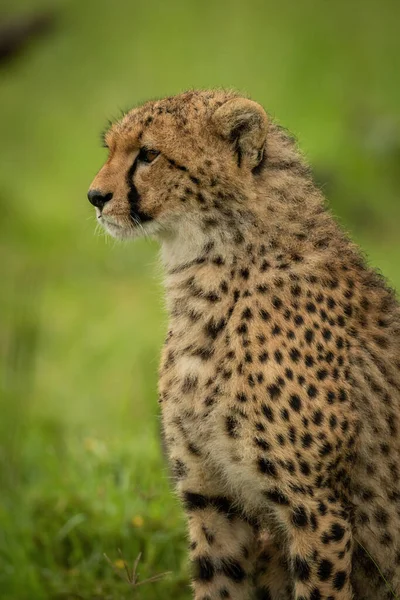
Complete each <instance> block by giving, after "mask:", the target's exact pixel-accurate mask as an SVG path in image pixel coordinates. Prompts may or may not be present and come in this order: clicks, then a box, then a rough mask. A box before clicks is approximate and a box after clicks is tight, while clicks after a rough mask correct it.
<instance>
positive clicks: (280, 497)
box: [265, 489, 289, 506]
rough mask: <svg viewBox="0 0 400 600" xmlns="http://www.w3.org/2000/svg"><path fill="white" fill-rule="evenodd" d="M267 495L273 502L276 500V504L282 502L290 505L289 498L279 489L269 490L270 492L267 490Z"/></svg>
mask: <svg viewBox="0 0 400 600" xmlns="http://www.w3.org/2000/svg"><path fill="white" fill-rule="evenodd" d="M265 495H266V497H267V498H268V500H271V502H274V503H275V504H280V505H282V506H288V505H289V498H288V497H287V496H286V495H285V494H283V493H282V492H281V491H280V490H278V489H272V490H269V491H268V492H265Z"/></svg>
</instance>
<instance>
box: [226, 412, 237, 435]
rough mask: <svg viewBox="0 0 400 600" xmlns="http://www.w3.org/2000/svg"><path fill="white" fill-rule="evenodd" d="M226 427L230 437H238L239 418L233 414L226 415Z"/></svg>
mask: <svg viewBox="0 0 400 600" xmlns="http://www.w3.org/2000/svg"><path fill="white" fill-rule="evenodd" d="M225 428H226V432H227V434H228V435H229V437H232V438H237V437H238V432H237V428H238V422H237V419H235V417H232V416H228V417H226V419H225Z"/></svg>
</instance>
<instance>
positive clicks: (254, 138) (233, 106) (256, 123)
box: [212, 98, 268, 169]
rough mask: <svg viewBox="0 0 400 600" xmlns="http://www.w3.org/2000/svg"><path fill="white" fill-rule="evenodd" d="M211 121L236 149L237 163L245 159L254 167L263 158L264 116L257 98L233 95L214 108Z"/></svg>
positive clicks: (266, 120)
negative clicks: (234, 96) (255, 100)
mask: <svg viewBox="0 0 400 600" xmlns="http://www.w3.org/2000/svg"><path fill="white" fill-rule="evenodd" d="M212 121H213V123H214V125H215V127H216V129H217V131H218V133H219V134H220V135H221V136H222V137H223V138H225V139H226V140H228V141H230V142H231V143H232V144H233V145H234V148H235V151H236V153H237V160H238V166H239V167H240V166H241V164H242V161H243V162H246V163H247V164H248V166H249V167H250V169H255V168H256V167H257V166H258V165H259V164H260V162H261V161H262V159H263V153H264V144H265V140H266V137H267V127H268V119H267V115H266V112H265V110H264V109H263V107H262V106H260V104H257V102H253V101H252V100H248V99H247V98H233V99H232V100H228V101H227V102H225V103H224V104H222V106H220V107H219V108H217V110H216V111H215V112H214V114H213V116H212Z"/></svg>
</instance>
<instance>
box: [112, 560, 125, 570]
mask: <svg viewBox="0 0 400 600" xmlns="http://www.w3.org/2000/svg"><path fill="white" fill-rule="evenodd" d="M114 566H115V567H117V569H124V568H125V563H124V561H123V560H122V558H117V560H114Z"/></svg>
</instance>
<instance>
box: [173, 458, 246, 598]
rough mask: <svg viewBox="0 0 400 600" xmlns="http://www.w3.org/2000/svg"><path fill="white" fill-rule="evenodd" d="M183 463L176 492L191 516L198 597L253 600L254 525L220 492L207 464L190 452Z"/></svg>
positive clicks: (192, 553) (192, 555)
mask: <svg viewBox="0 0 400 600" xmlns="http://www.w3.org/2000/svg"><path fill="white" fill-rule="evenodd" d="M176 460H177V461H178V462H179V464H183V461H182V460H180V459H179V458H178V459H176ZM184 464H185V469H184V476H183V469H182V470H181V471H182V476H181V478H180V481H179V482H178V484H177V490H178V494H179V496H180V498H181V500H182V502H183V505H184V508H185V512H186V514H187V518H188V531H189V540H190V560H191V563H192V570H193V581H192V586H193V590H194V598H195V600H221V599H224V598H226V599H231V600H253V599H254V594H255V589H254V582H253V573H254V565H255V558H256V550H257V543H256V540H257V537H256V531H255V525H253V524H251V523H250V522H248V520H246V519H245V518H244V517H243V515H242V514H241V513H240V511H238V510H237V509H236V508H235V507H234V505H233V503H232V501H231V499H230V498H229V497H228V496H226V495H223V493H221V492H223V490H222V487H219V485H218V482H216V481H215V480H212V479H211V478H210V477H209V474H207V473H206V472H205V470H204V465H203V466H201V465H200V464H199V462H197V461H196V460H193V461H191V462H188V461H187V456H186V457H185V463H184Z"/></svg>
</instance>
